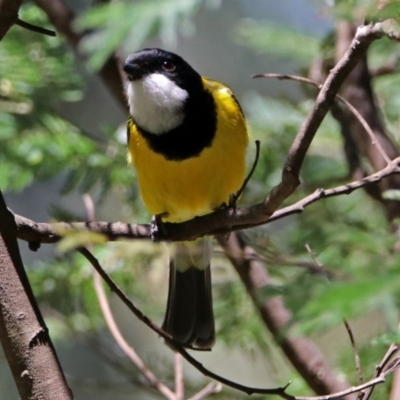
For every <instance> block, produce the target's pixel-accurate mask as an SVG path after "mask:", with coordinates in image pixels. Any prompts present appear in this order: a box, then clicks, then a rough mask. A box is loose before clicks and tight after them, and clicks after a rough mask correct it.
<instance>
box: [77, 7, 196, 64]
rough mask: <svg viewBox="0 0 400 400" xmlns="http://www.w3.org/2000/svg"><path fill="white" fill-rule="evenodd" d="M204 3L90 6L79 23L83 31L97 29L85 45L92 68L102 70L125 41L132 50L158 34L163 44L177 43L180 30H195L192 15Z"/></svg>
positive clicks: (87, 37)
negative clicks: (107, 60) (191, 22)
mask: <svg viewBox="0 0 400 400" xmlns="http://www.w3.org/2000/svg"><path fill="white" fill-rule="evenodd" d="M201 3H202V1H201V0H141V1H135V2H119V3H114V2H113V3H110V4H102V5H99V6H97V7H94V8H92V9H90V10H89V11H88V12H87V13H86V14H84V15H83V16H81V17H80V18H79V19H78V20H77V23H76V28H77V29H78V30H80V31H83V30H86V29H90V30H93V32H92V33H89V34H87V35H86V36H85V38H84V39H83V40H82V44H81V48H82V50H83V51H84V52H85V53H86V54H87V55H88V56H89V67H90V68H92V69H94V70H97V69H99V68H100V67H101V66H102V65H103V64H104V62H105V61H106V59H107V58H108V57H109V56H110V55H111V53H112V52H113V51H114V50H115V49H116V48H117V47H118V46H119V45H120V44H121V43H122V42H123V41H124V40H126V42H127V44H128V45H129V50H130V51H131V52H132V51H134V50H137V49H138V48H140V47H141V46H142V44H143V43H144V41H145V40H146V39H147V38H149V37H150V36H152V35H154V34H156V33H157V34H159V35H160V38H161V40H162V42H163V43H165V44H169V45H171V44H173V43H176V40H177V35H178V32H184V31H186V32H188V31H190V30H191V29H190V27H191V24H190V20H191V17H192V15H193V14H194V12H195V11H196V10H197V9H198V7H199V6H200V4H201Z"/></svg>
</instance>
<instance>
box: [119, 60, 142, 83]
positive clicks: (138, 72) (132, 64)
mask: <svg viewBox="0 0 400 400" xmlns="http://www.w3.org/2000/svg"><path fill="white" fill-rule="evenodd" d="M123 70H124V71H125V73H126V76H127V77H128V80H130V81H136V80H138V79H141V78H143V76H144V75H145V74H146V68H145V65H143V64H142V63H140V62H138V61H137V60H135V59H132V58H128V59H127V60H126V62H125V65H124V67H123Z"/></svg>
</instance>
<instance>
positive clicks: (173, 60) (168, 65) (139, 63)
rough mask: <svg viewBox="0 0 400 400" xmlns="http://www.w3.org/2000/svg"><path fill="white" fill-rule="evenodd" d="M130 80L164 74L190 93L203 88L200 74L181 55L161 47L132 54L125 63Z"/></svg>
mask: <svg viewBox="0 0 400 400" xmlns="http://www.w3.org/2000/svg"><path fill="white" fill-rule="evenodd" d="M124 71H125V73H126V75H127V78H128V80H129V81H131V82H133V81H135V80H139V79H143V78H145V77H146V76H148V75H151V74H154V73H156V74H162V75H165V76H166V77H167V78H168V79H170V80H171V81H173V82H174V83H175V84H176V85H178V86H179V87H181V88H182V89H185V90H187V91H188V92H189V93H190V92H193V90H198V89H200V88H202V83H201V77H200V75H199V74H198V73H197V72H196V71H195V70H194V69H193V68H192V67H191V66H190V65H189V64H188V63H187V62H186V61H185V60H184V59H183V58H182V57H180V56H178V55H177V54H174V53H171V52H169V51H165V50H161V49H156V48H153V49H143V50H140V51H138V52H136V53H133V54H131V55H130V56H129V57H128V58H127V60H126V62H125V65H124Z"/></svg>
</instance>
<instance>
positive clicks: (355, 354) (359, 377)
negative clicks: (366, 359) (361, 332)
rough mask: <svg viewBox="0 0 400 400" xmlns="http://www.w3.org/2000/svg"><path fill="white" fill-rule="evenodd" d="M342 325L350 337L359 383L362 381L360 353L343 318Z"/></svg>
mask: <svg viewBox="0 0 400 400" xmlns="http://www.w3.org/2000/svg"><path fill="white" fill-rule="evenodd" d="M343 323H344V326H345V327H346V331H347V333H348V335H349V338H350V343H351V347H352V348H353V355H354V362H355V364H356V371H357V376H358V384H359V385H361V384H362V383H363V382H364V378H363V373H362V368H361V360H360V355H359V354H358V349H357V345H356V341H355V339H354V335H353V331H352V329H351V327H350V324H349V323H348V322H347V321H346V320H345V319H344V320H343Z"/></svg>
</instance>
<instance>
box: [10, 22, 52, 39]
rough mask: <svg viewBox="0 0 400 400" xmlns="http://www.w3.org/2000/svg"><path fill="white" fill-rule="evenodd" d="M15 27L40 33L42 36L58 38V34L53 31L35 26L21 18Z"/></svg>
mask: <svg viewBox="0 0 400 400" xmlns="http://www.w3.org/2000/svg"><path fill="white" fill-rule="evenodd" d="M15 25H18V26H20V27H22V28H25V29H28V30H29V31H32V32H36V33H40V34H42V35H46V36H52V37H55V36H56V32H55V31H52V30H51V29H47V28H43V27H41V26H37V25H33V24H31V23H30V22H26V21H22V20H21V19H19V18H18V19H17V20H16V21H15Z"/></svg>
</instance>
